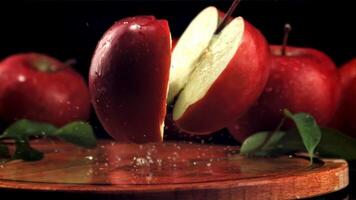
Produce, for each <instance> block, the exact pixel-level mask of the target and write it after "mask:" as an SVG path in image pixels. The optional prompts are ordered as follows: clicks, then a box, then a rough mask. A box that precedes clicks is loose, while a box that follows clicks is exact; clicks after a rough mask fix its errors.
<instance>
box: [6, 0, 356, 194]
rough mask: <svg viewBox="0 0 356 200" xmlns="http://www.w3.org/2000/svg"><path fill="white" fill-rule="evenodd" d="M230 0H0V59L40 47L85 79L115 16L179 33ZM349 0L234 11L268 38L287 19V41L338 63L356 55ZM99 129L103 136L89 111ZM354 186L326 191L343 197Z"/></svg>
mask: <svg viewBox="0 0 356 200" xmlns="http://www.w3.org/2000/svg"><path fill="white" fill-rule="evenodd" d="M230 3H231V1H228V0H192V1H183V0H181V1H177V0H176V1H168V0H166V1H163V0H161V1H137V0H134V1H78V0H76V1H11V2H10V1H9V2H4V1H2V3H0V8H1V9H0V59H2V58H5V57H6V56H8V55H11V54H14V53H20V52H31V51H34V52H40V53H46V54H49V55H52V56H54V57H56V58H58V59H60V60H63V61H65V60H67V59H71V58H74V59H76V60H77V64H76V65H75V66H74V67H75V68H76V69H77V70H78V71H79V72H80V73H82V74H83V75H84V77H85V78H86V79H87V75H88V70H89V66H90V60H91V56H92V54H93V52H94V49H95V46H96V44H97V42H98V40H99V39H100V37H101V36H102V34H103V33H104V32H105V30H107V29H108V28H109V27H110V26H111V25H112V24H113V23H114V22H115V21H116V20H119V19H121V18H123V17H128V16H135V15H155V16H156V17H158V18H165V19H167V20H168V21H169V24H170V28H171V32H172V36H173V37H179V35H180V34H181V33H182V32H183V30H184V28H185V27H186V26H187V25H188V23H189V22H190V20H191V19H192V18H193V17H194V16H195V15H196V14H197V13H198V12H199V11H200V10H202V9H203V8H205V7H206V6H208V5H214V6H216V7H218V8H219V9H221V10H222V11H226V10H227V9H228V7H229V6H230ZM353 4H354V3H353V1H352V0H339V1H334V2H333V1H325V0H324V1H322V0H243V1H242V3H241V4H240V6H239V7H238V9H237V10H236V11H235V12H234V15H235V16H239V15H241V16H243V17H244V18H245V19H247V20H248V21H250V22H251V23H252V24H254V25H255V26H256V27H257V28H258V29H260V30H261V31H262V32H263V33H264V35H265V36H266V38H267V40H268V41H269V42H270V43H273V44H278V43H281V40H282V35H283V25H284V23H286V22H288V23H291V25H292V27H293V30H292V33H291V35H290V40H289V44H291V45H294V46H303V47H313V48H316V49H319V50H322V51H324V52H325V53H327V54H328V55H330V56H331V58H332V59H333V60H334V61H335V63H336V64H337V65H341V64H343V63H345V62H346V61H348V60H350V59H351V58H353V57H356V31H355V25H356V23H355V21H356V14H355V6H354V5H353ZM92 123H93V124H94V125H95V128H96V130H97V134H99V135H100V134H101V136H105V135H106V134H103V131H102V129H101V127H100V125H99V123H98V122H97V120H96V118H95V115H94V114H93V116H92ZM349 191H352V188H349V189H348V190H346V191H343V192H341V194H340V193H338V194H340V195H339V196H335V195H334V196H331V197H330V196H329V197H327V198H329V199H341V198H342V197H344V196H346V195H347V194H348V192H349Z"/></svg>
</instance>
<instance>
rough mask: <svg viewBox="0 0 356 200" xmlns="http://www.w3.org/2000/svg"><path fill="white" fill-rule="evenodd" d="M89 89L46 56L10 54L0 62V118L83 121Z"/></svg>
mask: <svg viewBox="0 0 356 200" xmlns="http://www.w3.org/2000/svg"><path fill="white" fill-rule="evenodd" d="M89 114H90V99H89V91H88V87H87V86H86V83H85V81H84V79H83V77H82V76H81V75H80V74H79V73H77V72H76V71H74V70H73V69H72V68H71V67H70V66H67V65H65V64H64V63H62V62H60V61H59V60H57V59H55V58H52V57H50V56H47V55H43V54H38V53H24V54H17V55H12V56H9V57H7V58H5V59H4V60H3V61H2V62H1V63H0V118H1V119H2V120H4V121H6V122H8V123H10V122H13V121H15V120H19V119H23V118H26V119H30V120H34V121H41V122H48V123H52V124H54V125H57V126H62V125H64V124H66V123H69V122H72V121H75V120H87V119H88V118H89Z"/></svg>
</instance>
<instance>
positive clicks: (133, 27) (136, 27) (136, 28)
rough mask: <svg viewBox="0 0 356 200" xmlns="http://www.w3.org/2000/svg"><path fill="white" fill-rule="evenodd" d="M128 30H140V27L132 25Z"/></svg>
mask: <svg viewBox="0 0 356 200" xmlns="http://www.w3.org/2000/svg"><path fill="white" fill-rule="evenodd" d="M129 29H130V30H133V31H134V30H139V29H141V26H140V25H138V24H132V25H131V26H130V27H129Z"/></svg>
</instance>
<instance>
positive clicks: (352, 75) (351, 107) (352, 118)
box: [329, 58, 356, 137]
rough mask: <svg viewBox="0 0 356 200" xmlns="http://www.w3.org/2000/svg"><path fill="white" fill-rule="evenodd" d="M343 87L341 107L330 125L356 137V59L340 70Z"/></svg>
mask: <svg viewBox="0 0 356 200" xmlns="http://www.w3.org/2000/svg"><path fill="white" fill-rule="evenodd" d="M339 75H340V81H341V86H342V100H341V103H340V106H339V108H338V110H337V112H336V114H335V116H334V118H333V120H332V121H331V123H330V124H329V125H330V127H333V128H336V129H338V130H340V131H342V132H344V133H346V134H348V135H350V136H353V137H356V102H355V99H356V58H354V59H352V60H351V61H349V62H348V63H346V64H344V65H342V67H341V68H340V69H339Z"/></svg>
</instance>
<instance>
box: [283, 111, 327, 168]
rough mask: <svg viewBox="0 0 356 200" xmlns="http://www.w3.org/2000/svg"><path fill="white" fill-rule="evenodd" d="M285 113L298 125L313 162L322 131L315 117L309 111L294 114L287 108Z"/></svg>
mask: <svg viewBox="0 0 356 200" xmlns="http://www.w3.org/2000/svg"><path fill="white" fill-rule="evenodd" d="M284 115H285V116H286V117H288V118H290V119H292V120H293V121H294V123H295V125H296V126H297V129H298V132H299V134H300V136H301V138H302V140H303V143H304V145H305V148H306V149H307V151H308V155H309V157H310V160H311V162H312V160H313V156H314V151H315V148H316V147H317V146H318V144H319V143H320V140H321V131H320V128H319V126H318V124H317V123H316V121H315V119H314V117H313V116H311V115H310V114H307V113H297V114H292V113H291V112H289V111H288V110H286V109H285V110H284Z"/></svg>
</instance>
